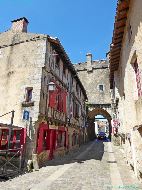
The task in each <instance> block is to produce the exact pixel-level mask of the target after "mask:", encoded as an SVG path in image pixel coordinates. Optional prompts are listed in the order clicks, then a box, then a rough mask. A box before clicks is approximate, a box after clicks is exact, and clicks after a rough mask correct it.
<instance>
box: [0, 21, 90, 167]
mask: <svg viewBox="0 0 142 190" xmlns="http://www.w3.org/2000/svg"><path fill="white" fill-rule="evenodd" d="M27 26H28V20H27V19H26V18H25V17H24V18H19V19H16V20H13V21H12V27H11V28H10V29H9V30H8V31H6V32H3V33H1V34H0V70H1V72H0V93H1V95H0V114H1V115H3V114H5V113H8V112H10V111H11V110H14V119H13V125H14V126H17V127H23V128H25V129H26V131H27V132H26V133H27V138H26V152H25V158H26V161H27V160H29V159H32V155H33V156H34V160H37V161H38V163H39V164H41V163H43V162H44V161H46V160H48V159H52V158H54V157H56V156H57V155H63V154H64V153H65V152H67V151H69V150H71V149H73V148H75V147H78V146H79V145H80V144H81V143H83V142H84V141H85V140H86V139H87V134H86V131H85V128H84V127H85V122H86V107H85V101H86V99H87V96H86V92H85V90H84V87H83V85H82V83H81V82H80V80H79V78H78V76H77V74H76V71H75V69H74V67H73V65H72V63H71V61H70V59H69V57H68V55H67V54H66V52H65V50H64V48H63V46H62V45H61V43H60V41H59V40H58V39H57V38H52V37H50V36H49V35H43V34H33V33H28V32H27ZM0 123H1V130H2V126H3V124H7V125H8V124H10V116H9V115H5V116H3V117H1V118H0ZM7 135H8V134H7ZM12 135H13V134H11V139H13V138H14V139H15V138H17V137H16V136H12ZM1 140H2V133H1V135H0V141H1ZM14 141H15V142H16V139H15V140H14ZM11 143H12V141H11ZM15 146H16V144H15ZM0 147H1V148H2V146H0Z"/></svg>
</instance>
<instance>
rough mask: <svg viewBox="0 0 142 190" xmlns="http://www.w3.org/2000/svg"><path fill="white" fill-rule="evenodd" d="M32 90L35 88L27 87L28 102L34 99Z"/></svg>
mask: <svg viewBox="0 0 142 190" xmlns="http://www.w3.org/2000/svg"><path fill="white" fill-rule="evenodd" d="M32 92H33V88H32V87H31V88H29V87H28V88H26V102H31V101H32Z"/></svg>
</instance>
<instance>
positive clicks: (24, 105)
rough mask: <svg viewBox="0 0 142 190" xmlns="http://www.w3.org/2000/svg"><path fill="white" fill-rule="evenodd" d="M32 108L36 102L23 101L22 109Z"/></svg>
mask: <svg viewBox="0 0 142 190" xmlns="http://www.w3.org/2000/svg"><path fill="white" fill-rule="evenodd" d="M32 106H34V101H30V102H27V101H23V102H22V107H32Z"/></svg>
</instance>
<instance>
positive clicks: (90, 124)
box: [88, 108, 112, 140]
mask: <svg viewBox="0 0 142 190" xmlns="http://www.w3.org/2000/svg"><path fill="white" fill-rule="evenodd" d="M97 115H103V116H104V117H105V118H106V119H107V120H108V122H109V138H110V139H111V132H112V127H111V119H112V118H111V115H110V114H109V113H108V111H106V110H105V109H103V108H94V109H93V110H91V111H89V112H88V136H89V138H90V140H93V139H94V138H95V130H94V121H95V116H97Z"/></svg>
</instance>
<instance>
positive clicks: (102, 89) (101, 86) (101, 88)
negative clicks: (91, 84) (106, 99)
mask: <svg viewBox="0 0 142 190" xmlns="http://www.w3.org/2000/svg"><path fill="white" fill-rule="evenodd" d="M99 90H100V91H101V92H103V91H104V85H102V84H100V85H99Z"/></svg>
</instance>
